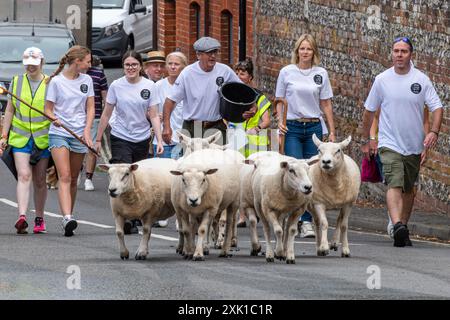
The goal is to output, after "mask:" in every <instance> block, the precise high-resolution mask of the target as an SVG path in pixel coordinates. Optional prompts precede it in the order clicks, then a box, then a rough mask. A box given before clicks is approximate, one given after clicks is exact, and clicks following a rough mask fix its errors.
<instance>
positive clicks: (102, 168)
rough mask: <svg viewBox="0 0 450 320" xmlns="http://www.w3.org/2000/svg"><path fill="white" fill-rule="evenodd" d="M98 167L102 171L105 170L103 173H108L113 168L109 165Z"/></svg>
mask: <svg viewBox="0 0 450 320" xmlns="http://www.w3.org/2000/svg"><path fill="white" fill-rule="evenodd" d="M97 167H98V168H99V169H100V170H103V171H106V172H107V171H108V170H109V168H111V166H110V165H109V164H99V165H97Z"/></svg>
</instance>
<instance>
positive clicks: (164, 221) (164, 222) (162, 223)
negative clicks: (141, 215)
mask: <svg viewBox="0 0 450 320" xmlns="http://www.w3.org/2000/svg"><path fill="white" fill-rule="evenodd" d="M158 223H159V226H160V227H161V228H165V227H167V225H168V224H169V221H167V219H166V220H159V221H158Z"/></svg>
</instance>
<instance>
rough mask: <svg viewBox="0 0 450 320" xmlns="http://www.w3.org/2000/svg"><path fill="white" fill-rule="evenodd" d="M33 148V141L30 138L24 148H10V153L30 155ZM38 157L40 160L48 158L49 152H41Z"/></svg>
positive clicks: (46, 150)
mask: <svg viewBox="0 0 450 320" xmlns="http://www.w3.org/2000/svg"><path fill="white" fill-rule="evenodd" d="M33 146H34V139H33V138H30V139H29V140H28V142H27V144H26V145H25V146H24V147H22V148H16V147H12V152H13V153H16V152H22V153H28V154H32V153H33ZM36 147H37V146H36ZM40 157H41V158H50V151H48V149H45V150H43V151H42V154H41V156H40Z"/></svg>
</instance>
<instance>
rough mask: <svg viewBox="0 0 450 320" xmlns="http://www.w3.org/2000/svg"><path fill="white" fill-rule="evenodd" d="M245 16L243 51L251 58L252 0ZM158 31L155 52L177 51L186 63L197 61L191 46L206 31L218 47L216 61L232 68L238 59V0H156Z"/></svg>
mask: <svg viewBox="0 0 450 320" xmlns="http://www.w3.org/2000/svg"><path fill="white" fill-rule="evenodd" d="M205 12H208V14H206V16H205ZM197 17H198V20H197ZM246 17H247V19H246V21H247V22H246V24H247V25H246V31H247V39H246V52H247V56H249V57H251V56H252V54H253V37H254V35H253V0H247V15H246ZM229 21H231V26H229ZM198 27H199V28H198ZM205 29H206V30H205ZM158 30H159V31H158V37H159V38H158V49H160V50H164V51H165V52H166V53H169V52H171V51H174V50H176V49H177V50H180V51H182V52H183V53H185V54H186V55H187V57H188V58H189V60H190V62H194V61H196V60H197V59H196V55H195V51H194V50H193V48H192V44H193V43H194V42H195V40H197V39H198V38H199V37H202V36H205V35H206V33H205V32H206V31H207V32H208V34H207V35H208V36H210V37H214V38H216V39H218V40H219V41H220V42H221V44H222V49H221V54H220V57H219V61H220V62H223V63H227V64H230V65H233V64H235V63H236V62H237V61H238V58H239V0H210V1H206V0H195V1H192V0H179V1H173V0H172V1H170V0H158ZM230 35H231V37H230ZM230 40H231V41H230ZM229 48H230V49H231V52H230V50H229Z"/></svg>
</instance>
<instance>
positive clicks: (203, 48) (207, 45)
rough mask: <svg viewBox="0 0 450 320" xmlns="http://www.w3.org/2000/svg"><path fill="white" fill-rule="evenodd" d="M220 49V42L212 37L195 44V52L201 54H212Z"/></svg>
mask: <svg viewBox="0 0 450 320" xmlns="http://www.w3.org/2000/svg"><path fill="white" fill-rule="evenodd" d="M218 49H220V42H219V41H217V40H216V39H214V38H211V37H202V38H200V39H198V40H197V41H195V42H194V50H195V51H200V52H210V51H213V50H218Z"/></svg>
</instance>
